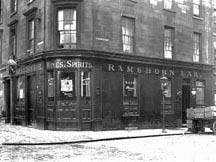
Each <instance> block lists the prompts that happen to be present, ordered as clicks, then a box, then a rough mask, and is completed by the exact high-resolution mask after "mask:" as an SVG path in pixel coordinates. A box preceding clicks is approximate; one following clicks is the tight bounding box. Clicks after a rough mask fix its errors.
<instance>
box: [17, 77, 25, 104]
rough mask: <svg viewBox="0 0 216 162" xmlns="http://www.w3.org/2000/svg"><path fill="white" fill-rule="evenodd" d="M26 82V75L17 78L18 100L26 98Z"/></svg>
mask: <svg viewBox="0 0 216 162" xmlns="http://www.w3.org/2000/svg"><path fill="white" fill-rule="evenodd" d="M24 82H25V77H24V76H20V77H18V79H17V102H24V98H25V94H24V92H25V90H24V87H25V86H24Z"/></svg>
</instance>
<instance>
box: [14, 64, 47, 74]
mask: <svg viewBox="0 0 216 162" xmlns="http://www.w3.org/2000/svg"><path fill="white" fill-rule="evenodd" d="M40 70H43V65H42V63H36V64H31V65H25V66H20V67H17V69H16V74H25V73H31V72H35V71H40Z"/></svg>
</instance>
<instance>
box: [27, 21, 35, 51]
mask: <svg viewBox="0 0 216 162" xmlns="http://www.w3.org/2000/svg"><path fill="white" fill-rule="evenodd" d="M34 51H35V20H34V18H32V19H30V20H29V21H28V53H29V54H33V53H34Z"/></svg>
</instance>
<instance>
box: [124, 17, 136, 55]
mask: <svg viewBox="0 0 216 162" xmlns="http://www.w3.org/2000/svg"><path fill="white" fill-rule="evenodd" d="M122 42H123V52H127V53H132V52H134V19H133V18H128V17H123V18H122Z"/></svg>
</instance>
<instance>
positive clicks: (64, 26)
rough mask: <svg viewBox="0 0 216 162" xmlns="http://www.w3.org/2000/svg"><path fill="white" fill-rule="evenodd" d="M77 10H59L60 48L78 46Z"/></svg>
mask: <svg viewBox="0 0 216 162" xmlns="http://www.w3.org/2000/svg"><path fill="white" fill-rule="evenodd" d="M76 17H77V11H76V9H73V8H67V9H60V10H58V36H59V47H60V48H76V43H77V22H76Z"/></svg>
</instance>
